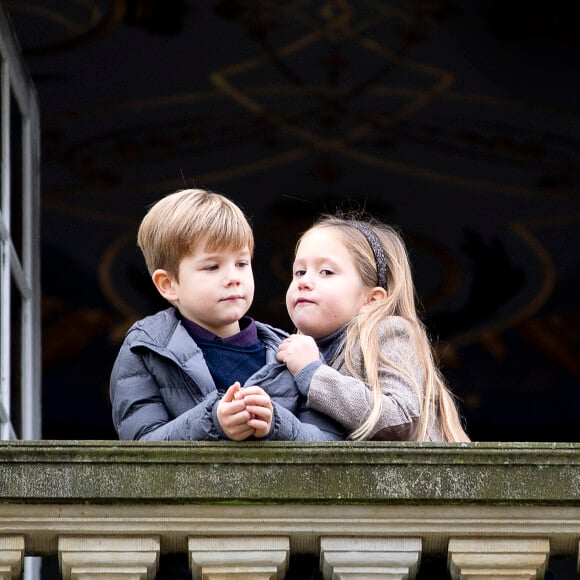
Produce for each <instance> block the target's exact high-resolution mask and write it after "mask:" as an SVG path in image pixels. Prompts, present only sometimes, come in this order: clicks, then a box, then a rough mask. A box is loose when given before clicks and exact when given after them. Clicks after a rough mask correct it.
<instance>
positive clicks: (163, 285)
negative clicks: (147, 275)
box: [151, 269, 177, 302]
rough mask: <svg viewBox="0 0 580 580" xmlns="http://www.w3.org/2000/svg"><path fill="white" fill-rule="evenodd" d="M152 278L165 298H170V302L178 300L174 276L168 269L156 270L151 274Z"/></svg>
mask: <svg viewBox="0 0 580 580" xmlns="http://www.w3.org/2000/svg"><path fill="white" fill-rule="evenodd" d="M151 278H152V280H153V284H155V288H157V290H158V292H159V294H161V296H163V298H165V300H168V301H169V302H175V301H176V300H177V293H176V292H175V287H174V283H173V281H174V280H173V276H171V275H170V274H169V272H167V270H161V269H159V270H155V272H153V274H152V275H151Z"/></svg>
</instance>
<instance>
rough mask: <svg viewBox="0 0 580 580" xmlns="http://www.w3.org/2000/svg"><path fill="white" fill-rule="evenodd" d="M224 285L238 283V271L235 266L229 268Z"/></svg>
mask: <svg viewBox="0 0 580 580" xmlns="http://www.w3.org/2000/svg"><path fill="white" fill-rule="evenodd" d="M225 283H226V285H229V284H239V283H240V272H239V271H238V269H237V268H235V267H234V268H229V269H228V271H227V275H226V278H225Z"/></svg>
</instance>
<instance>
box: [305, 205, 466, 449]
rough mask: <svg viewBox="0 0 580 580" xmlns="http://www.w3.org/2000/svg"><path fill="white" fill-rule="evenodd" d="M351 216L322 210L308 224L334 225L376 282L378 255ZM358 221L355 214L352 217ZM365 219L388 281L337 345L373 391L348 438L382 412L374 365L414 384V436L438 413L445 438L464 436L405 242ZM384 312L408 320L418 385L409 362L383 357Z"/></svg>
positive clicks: (365, 276)
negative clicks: (358, 365)
mask: <svg viewBox="0 0 580 580" xmlns="http://www.w3.org/2000/svg"><path fill="white" fill-rule="evenodd" d="M352 221H353V220H352V219H348V218H346V217H336V216H328V215H325V216H322V217H321V218H320V219H319V220H318V221H317V222H316V224H315V225H314V226H313V227H312V228H311V229H310V230H309V231H312V229H318V228H333V229H336V230H337V231H338V232H339V233H340V235H341V236H342V239H343V241H344V244H345V246H346V248H347V249H348V251H349V253H350V254H351V256H352V258H353V261H354V264H355V266H356V268H357V270H358V272H359V274H360V276H361V280H362V282H363V284H364V286H365V287H367V288H369V289H370V288H374V287H375V286H377V261H376V259H375V256H374V254H373V251H372V249H371V246H370V244H369V241H368V240H367V238H366V237H365V235H364V234H363V233H362V232H361V231H360V229H358V228H356V227H353V225H352ZM357 221H359V220H357ZM364 223H365V225H366V226H367V227H368V228H370V229H371V231H372V232H374V233H375V234H376V236H377V237H378V238H379V240H380V243H381V245H382V248H383V250H384V253H385V258H386V267H387V276H386V278H387V282H386V287H385V290H386V291H387V297H386V299H385V300H378V301H374V302H370V303H369V304H368V305H367V306H366V307H365V308H363V309H362V310H361V312H360V313H359V314H358V315H357V316H356V317H355V318H354V319H353V320H352V321H351V322H350V323H349V324H348V326H347V330H346V335H345V339H344V342H343V345H342V348H341V351H342V352H344V353H345V360H346V364H347V367H348V368H349V371H350V372H351V373H352V374H353V376H356V377H357V378H358V379H360V380H363V381H364V382H366V383H367V384H368V385H369V387H370V389H371V392H372V396H373V405H372V409H371V413H370V415H369V416H368V417H367V419H366V420H365V421H364V423H363V424H362V425H361V426H360V427H359V428H358V429H356V430H355V431H354V432H353V433H352V434H351V439H357V440H361V439H365V438H368V436H369V435H370V433H371V432H372V430H373V427H374V426H375V424H376V422H377V421H378V419H379V417H380V415H381V412H382V391H381V387H380V383H379V367H380V366H386V367H389V368H393V369H394V370H396V371H397V372H399V373H403V374H404V375H405V376H406V377H407V378H408V379H409V380H410V381H411V382H412V383H413V384H414V385H415V388H416V390H417V394H418V396H419V400H420V401H421V402H422V404H421V407H422V412H421V417H420V420H419V426H418V429H417V433H416V437H415V438H416V440H417V441H425V440H427V439H428V434H429V431H430V429H431V427H432V426H433V424H434V422H435V421H436V419H437V418H439V421H440V425H441V431H442V433H441V435H442V437H443V440H444V441H469V437H468V436H467V434H466V433H465V431H464V429H463V427H462V425H461V420H460V417H459V413H458V410H457V406H456V403H455V400H454V397H453V395H452V394H451V392H450V391H449V389H448V387H447V385H446V383H445V380H444V378H443V376H442V375H441V372H440V371H439V369H438V367H437V365H436V364H435V360H434V355H433V349H432V346H431V343H430V341H429V338H428V335H427V331H426V329H425V326H424V325H423V323H422V322H421V320H420V319H419V317H418V314H417V310H416V307H415V288H414V285H413V279H412V274H411V266H410V263H409V257H408V254H407V249H406V247H405V244H404V242H403V240H402V238H401V236H400V235H399V233H398V232H397V231H396V230H395V229H394V228H392V227H390V226H388V225H386V224H383V223H379V222H376V221H374V220H368V219H367V220H365V222H364ZM387 316H400V317H402V318H404V319H405V320H406V321H407V322H408V323H409V324H410V326H411V329H412V336H411V338H412V340H413V342H414V351H415V352H416V353H417V358H418V360H419V363H420V365H421V369H422V374H423V379H424V384H423V385H420V384H418V383H417V380H416V379H415V378H414V376H413V373H412V372H411V370H410V368H403V367H401V366H400V365H396V364H395V363H394V362H393V361H390V360H389V358H388V352H387V353H385V352H382V351H381V350H380V348H379V328H380V325H381V322H382V321H383V320H384V319H385V318H386V317H387ZM359 342H360V350H361V352H362V357H363V368H364V373H365V376H358V375H359V373H358V372H357V371H356V369H355V365H354V363H353V361H352V353H354V352H356V350H357V349H356V345H357V343H359Z"/></svg>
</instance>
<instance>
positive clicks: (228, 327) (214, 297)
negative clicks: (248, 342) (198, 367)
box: [171, 248, 254, 338]
mask: <svg viewBox="0 0 580 580" xmlns="http://www.w3.org/2000/svg"><path fill="white" fill-rule="evenodd" d="M171 284H172V287H173V292H174V295H175V299H174V300H172V302H173V303H174V304H175V306H176V307H177V308H178V309H179V311H180V312H181V314H182V315H183V316H185V317H186V318H187V319H189V320H191V321H192V322H195V323H196V324H199V325H200V326H202V327H203V328H205V329H206V330H209V331H210V332H213V333H214V334H217V335H218V336H221V337H222V338H227V337H228V336H232V335H233V334H236V333H237V332H239V330H240V325H239V323H238V321H239V320H240V318H242V317H243V316H244V315H245V314H246V312H247V311H248V310H249V308H250V306H251V305H252V300H253V299H254V276H253V274H252V258H251V254H250V251H249V249H248V248H244V249H242V250H240V251H232V250H220V251H217V252H211V253H208V252H206V251H205V249H204V248H202V249H200V250H198V251H196V252H194V253H193V254H190V255H189V256H186V257H185V258H183V259H182V260H181V262H180V264H179V282H178V281H176V280H172V281H171Z"/></svg>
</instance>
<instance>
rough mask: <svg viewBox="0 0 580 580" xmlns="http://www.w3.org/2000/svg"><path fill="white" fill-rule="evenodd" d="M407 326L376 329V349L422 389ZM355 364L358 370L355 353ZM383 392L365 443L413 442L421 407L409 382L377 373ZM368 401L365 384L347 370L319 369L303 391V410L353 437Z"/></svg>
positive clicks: (396, 321) (385, 371)
mask: <svg viewBox="0 0 580 580" xmlns="http://www.w3.org/2000/svg"><path fill="white" fill-rule="evenodd" d="M410 332H411V328H410V325H409V323H408V322H407V321H405V320H404V319H402V318H399V317H394V316H393V317H390V318H389V319H388V320H387V322H386V323H385V324H384V327H383V328H382V329H381V334H380V341H381V349H382V351H383V352H385V353H387V356H388V358H389V360H391V361H392V362H393V363H394V364H395V365H398V366H403V368H406V369H409V368H411V369H413V370H412V376H413V378H414V379H415V380H416V381H417V382H418V384H419V385H420V386H421V387H422V384H423V382H422V376H421V375H422V373H421V371H420V368H419V364H418V361H417V356H416V354H415V353H414V352H413V347H412V340H411V336H410ZM355 362H356V363H357V364H358V365H360V366H361V367H362V357H361V356H360V353H356V354H355ZM379 381H380V386H381V391H382V404H383V408H382V414H381V416H380V418H379V420H378V421H377V424H376V425H375V427H374V429H373V431H372V432H371V433H370V434H369V436H368V438H369V439H379V440H400V441H403V440H410V439H413V437H414V433H415V431H416V428H417V424H418V420H419V415H420V401H419V396H418V394H417V390H416V387H415V385H414V384H413V381H412V380H410V378H409V377H408V376H407V375H406V374H405V373H403V372H400V371H398V370H396V369H393V368H390V367H386V366H382V367H380V368H379ZM372 404H373V401H372V394H371V391H370V389H369V387H368V386H367V384H366V383H365V382H363V381H361V380H358V379H356V378H354V377H352V376H350V374H349V373H348V370H347V369H346V365H345V364H344V361H343V363H342V364H341V365H340V370H336V369H335V368H332V367H330V366H328V365H325V364H322V365H320V366H319V367H318V368H317V369H316V370H315V372H314V374H313V375H312V379H311V381H310V387H309V389H308V406H309V407H310V408H312V409H316V410H317V411H320V412H322V413H325V414H326V415H328V416H330V417H332V418H333V419H334V420H336V421H338V422H339V423H340V424H342V425H343V426H344V427H345V428H346V429H347V431H348V432H352V431H354V430H355V429H357V428H358V427H360V425H362V423H363V422H364V420H365V419H366V418H367V417H368V416H369V414H370V412H371V407H372Z"/></svg>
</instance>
